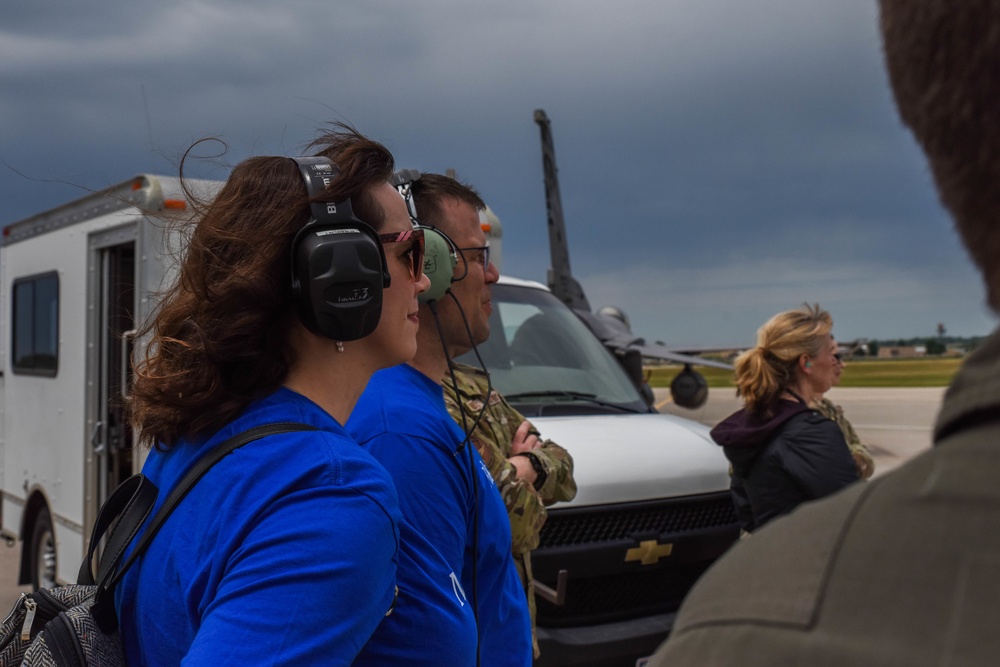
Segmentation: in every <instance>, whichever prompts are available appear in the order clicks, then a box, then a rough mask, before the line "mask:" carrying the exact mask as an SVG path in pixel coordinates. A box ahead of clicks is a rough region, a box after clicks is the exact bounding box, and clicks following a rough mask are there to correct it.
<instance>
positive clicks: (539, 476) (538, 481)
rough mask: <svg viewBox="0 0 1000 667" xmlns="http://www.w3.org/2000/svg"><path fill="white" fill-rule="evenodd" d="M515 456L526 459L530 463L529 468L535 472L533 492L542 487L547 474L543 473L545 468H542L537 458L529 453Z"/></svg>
mask: <svg viewBox="0 0 1000 667" xmlns="http://www.w3.org/2000/svg"><path fill="white" fill-rule="evenodd" d="M515 456H526V457H528V460H529V461H531V467H532V468H533V469H534V470H535V484H534V486H535V491H537V490H538V489H540V488H542V485H543V484H545V480H546V479H547V478H548V476H549V473H548V472H546V471H545V466H543V465H542V462H541V461H539V460H538V457H537V456H535V455H534V454H532V453H531V452H520V453H519V454H515Z"/></svg>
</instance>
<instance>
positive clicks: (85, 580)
mask: <svg viewBox="0 0 1000 667" xmlns="http://www.w3.org/2000/svg"><path fill="white" fill-rule="evenodd" d="M158 495H159V489H157V488H156V485H155V484H153V483H152V482H151V481H149V478H148V477H146V476H145V475H142V474H137V475H132V476H131V477H129V478H128V479H126V480H125V481H124V482H122V483H121V484H119V485H118V488H116V489H115V490H114V492H113V493H112V494H111V495H110V496H109V497H108V499H107V500H106V501H104V504H103V505H101V511H100V514H98V515H97V520H96V521H95V522H94V527H93V529H92V530H91V532H90V547H89V549H88V550H87V557H86V558H85V559H84V560H83V563H81V564H80V572H79V574H78V575H77V578H76V583H78V584H82V585H85V586H93V585H94V584H95V583H96V581H95V580H94V569H93V565H94V554H95V553H96V552H97V547H98V545H99V544H100V543H101V540H102V539H103V538H104V534H105V533H107V532H108V529H110V528H111V527H112V525H113V524H115V521H116V520H117V521H118V523H117V524H116V525H114V529H113V530H111V535H110V536H109V538H108V548H110V549H114V550H115V551H119V550H120V549H121V547H120V546H117V545H118V543H120V542H122V541H125V544H128V543H129V542H131V541H132V539H133V538H134V537H135V536H136V534H137V533H138V532H139V529H140V528H141V527H142V524H143V523H145V522H146V519H147V518H148V517H149V513H150V512H152V511H153V506H154V505H155V504H156V498H157V496H158ZM119 517H121V518H120V519H119ZM105 553H108V549H105ZM103 560H104V559H103V558H102V562H103Z"/></svg>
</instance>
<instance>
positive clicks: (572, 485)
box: [531, 429, 576, 505]
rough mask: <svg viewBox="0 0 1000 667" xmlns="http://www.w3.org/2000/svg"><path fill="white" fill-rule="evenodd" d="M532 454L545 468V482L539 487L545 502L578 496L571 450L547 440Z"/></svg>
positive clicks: (550, 502)
mask: <svg viewBox="0 0 1000 667" xmlns="http://www.w3.org/2000/svg"><path fill="white" fill-rule="evenodd" d="M532 430H533V429H532ZM536 435H537V434H536ZM531 454H532V455H533V456H534V457H535V458H536V459H538V461H539V463H541V464H542V468H543V469H544V470H545V482H543V483H542V486H541V487H540V488H539V489H538V495H540V496H541V497H542V500H543V501H544V502H545V504H546V505H551V504H552V503H555V502H559V501H560V500H573V498H575V497H576V480H575V479H573V457H572V456H570V454H569V452H567V451H566V450H565V449H563V448H562V447H560V446H559V445H557V444H556V443H554V442H552V441H551V440H546V441H545V442H543V443H542V446H541V447H539V448H538V449H534V450H532V452H531Z"/></svg>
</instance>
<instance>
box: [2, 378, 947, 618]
mask: <svg viewBox="0 0 1000 667" xmlns="http://www.w3.org/2000/svg"><path fill="white" fill-rule="evenodd" d="M944 391H945V388H944V387H934V388H914V389H910V388H907V389H882V388H878V389H869V388H847V389H845V388H837V389H833V390H831V391H830V392H829V393H828V394H827V396H828V398H830V400H832V401H834V402H835V403H838V404H839V405H841V406H842V407H843V408H844V413H845V414H846V415H847V418H848V419H850V420H851V423H852V424H853V425H854V428H855V429H856V430H857V432H858V435H859V436H861V440H862V442H864V443H865V444H867V445H868V446H869V448H870V449H871V450H872V454H873V455H874V457H875V466H876V467H875V474H876V475H883V474H885V473H886V472H888V471H890V470H892V469H893V468H895V467H897V466H899V465H901V464H902V463H904V462H905V461H906V460H907V459H909V458H912V457H913V456H915V455H916V454H919V453H920V452H922V451H925V450H926V449H928V448H929V447H930V443H931V431H932V428H933V426H934V419H935V418H936V416H937V412H938V409H939V408H940V405H941V399H942V397H943V396H944ZM655 394H656V399H657V401H658V402H659V403H658V407H659V408H660V410H662V411H664V412H670V413H673V414H678V415H681V416H683V417H687V418H689V419H694V420H695V421H700V422H702V423H704V424H708V425H710V426H714V425H715V424H716V423H717V422H718V421H719V420H721V419H723V418H724V417H726V416H728V415H729V414H730V413H732V412H734V411H735V410H737V409H739V401H738V400H737V399H736V397H735V391H734V390H733V389H712V390H711V391H710V392H709V398H708V401H707V402H706V403H705V405H704V406H702V407H701V408H699V409H697V410H686V409H684V408H679V407H677V406H675V405H673V404H672V403H670V402H669V398H668V395H667V394H668V392H667V391H666V390H664V389H657V390H656V391H655ZM566 444H567V446H568V447H569V448H570V449H571V450H572V444H571V443H566ZM19 553H20V544H18V546H17V548H13V549H12V548H8V547H6V546H4V545H3V544H2V543H0V618H2V617H3V616H6V614H7V611H8V610H9V608H10V607H11V605H13V603H14V601H15V600H16V599H17V597H18V596H19V595H20V594H21V592H22V591H28V590H30V589H29V588H28V587H25V586H17V584H16V583H15V582H16V581H17V566H18V558H19Z"/></svg>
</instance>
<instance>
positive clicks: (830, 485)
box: [712, 400, 858, 532]
mask: <svg viewBox="0 0 1000 667" xmlns="http://www.w3.org/2000/svg"><path fill="white" fill-rule="evenodd" d="M712 438H713V439H714V440H715V442H716V443H718V444H719V445H722V449H723V451H724V452H725V454H726V458H727V459H729V461H730V463H732V464H733V479H732V484H731V487H730V488H731V491H732V495H733V503H734V504H735V506H736V511H737V514H738V515H739V518H740V523H741V524H742V526H743V529H744V530H747V531H751V532H752V531H754V530H756V529H757V528H760V527H761V526H763V525H764V524H765V523H767V522H768V521H770V520H771V519H773V518H774V517H776V516H780V515H782V514H786V513H788V512H790V511H792V510H793V509H795V508H796V507H797V506H798V505H799V504H801V503H803V502H805V501H808V500H815V499H817V498H822V497H823V496H828V495H830V494H831V493H834V492H835V491H839V490H840V489H842V488H844V487H845V486H847V485H849V484H851V483H853V482H856V481H858V469H857V466H855V465H854V459H853V458H851V454H850V451H849V450H848V448H847V443H846V442H845V441H844V435H843V433H841V431H840V427H839V426H837V424H836V422H834V421H832V420H830V419H827V418H826V417H824V416H823V415H821V414H820V413H819V412H816V411H815V410H811V409H809V408H808V407H807V406H806V405H805V404H804V403H798V402H795V401H786V400H782V401H781V402H780V403H779V406H778V408H777V410H776V411H775V414H774V416H773V417H770V418H767V419H761V418H756V417H751V416H750V415H749V414H748V413H747V412H746V411H744V410H740V411H739V412H736V413H734V414H732V415H730V416H729V417H727V418H726V419H724V420H723V421H722V422H720V423H719V424H718V425H717V426H716V427H715V428H713V429H712Z"/></svg>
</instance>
